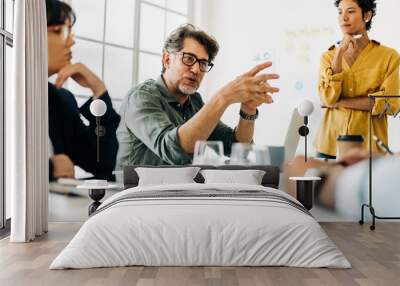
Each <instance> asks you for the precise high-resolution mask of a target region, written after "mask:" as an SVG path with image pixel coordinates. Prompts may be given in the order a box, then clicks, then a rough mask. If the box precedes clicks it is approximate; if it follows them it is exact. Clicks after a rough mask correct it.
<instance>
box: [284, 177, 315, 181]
mask: <svg viewBox="0 0 400 286" xmlns="http://www.w3.org/2000/svg"><path fill="white" fill-rule="evenodd" d="M289 180H292V181H320V180H321V178H320V177H290V178H289Z"/></svg>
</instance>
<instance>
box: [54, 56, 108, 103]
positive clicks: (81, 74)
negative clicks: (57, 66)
mask: <svg viewBox="0 0 400 286" xmlns="http://www.w3.org/2000/svg"><path fill="white" fill-rule="evenodd" d="M68 78H72V79H73V80H74V81H76V82H77V83H78V84H79V85H81V86H83V87H87V88H90V89H91V90H92V92H93V95H94V96H95V97H99V96H101V95H102V94H103V93H104V92H105V91H106V90H107V88H106V86H105V84H104V83H103V81H102V80H101V79H100V78H99V77H98V76H97V75H96V74H95V73H93V72H92V71H91V70H90V69H89V68H88V67H87V66H85V65H84V64H82V63H76V64H69V65H67V66H65V67H63V68H62V69H61V70H60V71H59V72H58V74H57V79H56V82H55V86H56V87H57V88H61V87H62V86H63V85H64V83H65V82H66V81H67V79H68Z"/></svg>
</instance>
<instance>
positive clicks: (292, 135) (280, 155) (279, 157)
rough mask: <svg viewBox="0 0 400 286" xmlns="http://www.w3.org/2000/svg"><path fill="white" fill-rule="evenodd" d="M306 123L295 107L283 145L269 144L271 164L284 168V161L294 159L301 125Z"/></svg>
mask: <svg viewBox="0 0 400 286" xmlns="http://www.w3.org/2000/svg"><path fill="white" fill-rule="evenodd" d="M303 124H304V118H303V117H302V116H301V115H300V114H299V113H298V112H297V109H296V108H295V109H293V112H292V116H291V118H290V122H289V126H288V129H287V132H286V136H285V141H284V143H283V146H269V155H270V157H271V165H274V166H278V167H279V168H280V170H282V169H283V164H284V162H287V161H291V160H293V158H294V156H295V155H296V150H297V146H298V145H299V141H300V134H299V131H298V130H299V127H300V126H302V125H303Z"/></svg>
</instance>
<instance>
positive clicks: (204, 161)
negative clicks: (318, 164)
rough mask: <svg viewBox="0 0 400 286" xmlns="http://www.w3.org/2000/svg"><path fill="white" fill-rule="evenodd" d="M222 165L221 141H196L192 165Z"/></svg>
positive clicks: (222, 148)
mask: <svg viewBox="0 0 400 286" xmlns="http://www.w3.org/2000/svg"><path fill="white" fill-rule="evenodd" d="M222 164H224V145H223V144H222V142H221V141H197V142H196V145H195V147H194V153H193V165H222Z"/></svg>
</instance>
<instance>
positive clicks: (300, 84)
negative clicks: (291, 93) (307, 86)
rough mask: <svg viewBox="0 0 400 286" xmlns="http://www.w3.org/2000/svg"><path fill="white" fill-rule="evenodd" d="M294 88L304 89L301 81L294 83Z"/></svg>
mask: <svg viewBox="0 0 400 286" xmlns="http://www.w3.org/2000/svg"><path fill="white" fill-rule="evenodd" d="M294 87H295V89H296V90H302V89H303V87H304V85H303V83H302V82H301V81H299V80H298V81H296V83H295V84H294Z"/></svg>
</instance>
